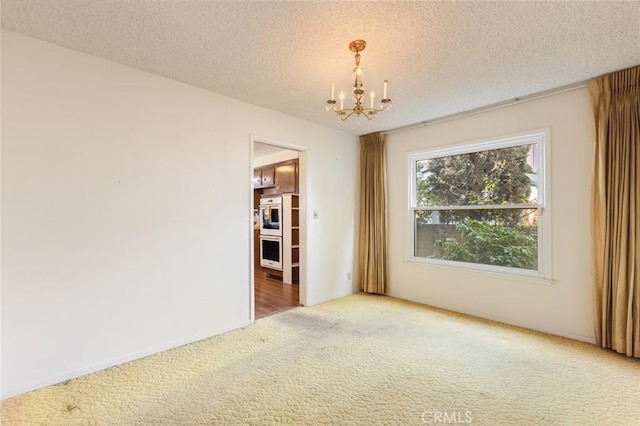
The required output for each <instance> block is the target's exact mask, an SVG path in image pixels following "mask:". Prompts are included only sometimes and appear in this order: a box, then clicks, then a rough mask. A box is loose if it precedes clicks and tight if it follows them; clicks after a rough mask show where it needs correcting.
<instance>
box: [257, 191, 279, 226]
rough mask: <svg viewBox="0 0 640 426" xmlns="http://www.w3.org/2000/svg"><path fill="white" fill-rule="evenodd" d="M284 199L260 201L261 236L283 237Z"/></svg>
mask: <svg viewBox="0 0 640 426" xmlns="http://www.w3.org/2000/svg"><path fill="white" fill-rule="evenodd" d="M281 213H282V197H281V196H278V197H267V198H262V199H260V235H278V236H281V235H282V224H281V223H280V222H281V217H282V214H281Z"/></svg>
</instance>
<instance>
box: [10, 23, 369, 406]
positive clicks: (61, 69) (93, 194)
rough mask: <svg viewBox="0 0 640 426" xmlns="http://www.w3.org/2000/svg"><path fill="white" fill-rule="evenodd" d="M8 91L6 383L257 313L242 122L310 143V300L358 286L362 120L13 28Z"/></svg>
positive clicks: (74, 371) (34, 380)
mask: <svg viewBox="0 0 640 426" xmlns="http://www.w3.org/2000/svg"><path fill="white" fill-rule="evenodd" d="M2 89H3V93H2V103H3V105H2V124H3V127H2V143H3V144H2V231H3V233H2V266H3V269H2V372H3V377H2V396H3V397H8V396H11V395H14V394H17V393H21V392H25V391H28V390H31V389H34V388H38V387H41V386H44V385H48V384H51V383H55V382H59V381H61V380H64V379H67V378H70V377H74V376H77V375H80V374H83V373H87V372H90V371H94V370H97V369H100V368H104V367H106V366H109V365H113V364H117V363H120V362H123V361H127V360H130V359H134V358H138V357H141V356H144V355H147V354H150V353H154V352H157V351H160V350H164V349H167V348H171V347H175V346H177V345H181V344H184V343H187V342H190V341H194V340H197V339H201V338H204V337H207V336H211V335H214V334H217V333H220V332H223V331H225V330H229V329H233V328H236V327H240V326H244V325H247V324H248V323H249V318H250V312H249V300H250V299H249V285H250V284H249V283H250V281H249V279H250V278H249V271H250V263H249V258H250V257H249V256H250V241H251V238H252V234H251V232H250V231H251V228H250V223H251V221H252V215H251V211H250V200H251V196H252V194H251V188H252V181H251V177H252V170H251V166H250V164H251V158H250V134H255V135H261V136H265V137H269V138H273V139H277V140H282V141H288V142H291V143H295V144H297V145H301V146H304V147H306V148H307V150H306V159H305V167H306V182H304V185H306V194H307V200H306V202H307V210H308V211H309V212H311V211H313V210H317V211H318V212H319V213H320V215H319V218H318V220H313V219H309V218H307V222H306V223H307V248H306V255H307V261H308V263H307V272H308V278H307V294H306V299H307V304H309V305H313V304H317V303H320V302H323V301H326V300H329V299H332V298H335V297H340V296H344V295H347V294H350V293H351V292H352V291H353V284H352V282H351V281H348V280H347V279H346V276H347V272H349V271H351V270H353V267H354V266H353V265H354V257H353V253H354V235H355V229H354V218H355V217H356V214H357V207H356V203H355V202H354V201H353V200H355V199H357V182H356V181H357V164H358V145H357V138H356V137H355V136H353V135H349V134H347V133H344V132H341V131H337V130H334V129H330V128H326V127H323V126H319V125H315V124H312V123H309V122H306V121H303V120H299V119H296V118H293V117H290V116H286V115H283V114H280V113H276V112H274V111H270V110H267V109H263V108H259V107H256V106H253V105H248V104H244V103H241V102H238V101H234V100H232V99H229V98H225V97H223V96H220V95H217V94H214V93H210V92H207V91H204V90H201V89H198V88H194V87H191V86H188V85H185V84H181V83H178V82H174V81H171V80H168V79H165V78H162V77H158V76H154V75H152V74H148V73H145V72H141V71H137V70H134V69H131V68H128V67H125V66H121V65H118V64H115V63H112V62H109V61H106V60H102V59H99V58H96V57H93V56H89V55H85V54H82V53H78V52H74V51H71V50H68V49H64V48H61V47H58V46H55V45H52V44H48V43H44V42H41V41H38V40H35V39H32V38H28V37H24V36H21V35H18V34H14V33H11V32H8V31H3V32H2ZM328 171H330V172H328Z"/></svg>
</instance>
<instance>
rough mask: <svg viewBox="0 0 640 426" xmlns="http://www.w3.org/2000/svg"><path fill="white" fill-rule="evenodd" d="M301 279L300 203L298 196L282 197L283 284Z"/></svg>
mask: <svg viewBox="0 0 640 426" xmlns="http://www.w3.org/2000/svg"><path fill="white" fill-rule="evenodd" d="M299 279H300V203H299V197H298V194H284V195H283V196H282V282H283V283H285V284H295V283H298V282H299Z"/></svg>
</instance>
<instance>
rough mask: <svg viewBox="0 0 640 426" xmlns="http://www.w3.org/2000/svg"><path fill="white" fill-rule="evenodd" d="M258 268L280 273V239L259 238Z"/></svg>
mask: <svg viewBox="0 0 640 426" xmlns="http://www.w3.org/2000/svg"><path fill="white" fill-rule="evenodd" d="M260 266H263V267H265V268H271V269H277V270H279V271H282V237H274V236H271V235H261V236H260Z"/></svg>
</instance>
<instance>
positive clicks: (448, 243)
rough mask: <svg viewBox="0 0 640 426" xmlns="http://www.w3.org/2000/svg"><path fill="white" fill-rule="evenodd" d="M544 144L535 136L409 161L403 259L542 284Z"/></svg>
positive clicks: (545, 271) (544, 138)
mask: <svg viewBox="0 0 640 426" xmlns="http://www.w3.org/2000/svg"><path fill="white" fill-rule="evenodd" d="M548 139H549V138H548V131H541V132H536V133H529V134H526V135H521V136H516V137H511V138H506V139H500V140H494V141H490V142H483V143H474V144H469V145H465V146H460V147H456V148H451V149H440V150H433V151H426V152H421V153H417V154H412V155H410V156H409V170H410V191H411V192H410V194H411V196H410V206H409V216H410V220H411V224H412V226H411V229H412V231H411V256H410V258H411V259H410V260H412V261H417V262H426V263H436V264H446V265H451V266H460V267H467V268H473V269H481V270H488V271H494V272H507V273H515V274H520V275H531V276H538V277H549V265H548V260H547V259H548V257H549V256H548V252H549V247H548V241H549V238H547V236H546V234H547V229H546V228H547V226H546V225H545V219H546V218H545V217H544V215H545V214H546V212H545V194H546V191H545V189H546V188H545V176H544V174H545V173H544V170H545V162H546V161H545V155H544V152H545V144H546V143H548ZM545 243H546V244H545Z"/></svg>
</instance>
